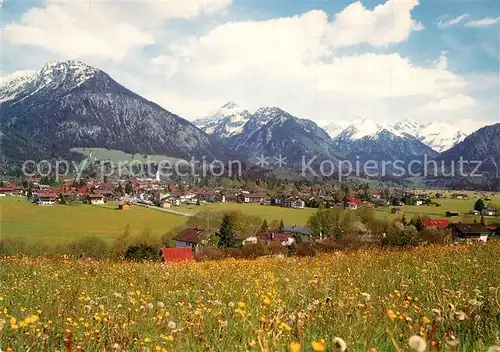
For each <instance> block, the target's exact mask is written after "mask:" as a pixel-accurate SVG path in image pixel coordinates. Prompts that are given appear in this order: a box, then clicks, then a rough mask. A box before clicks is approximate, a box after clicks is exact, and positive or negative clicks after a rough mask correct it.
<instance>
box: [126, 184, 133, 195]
mask: <svg viewBox="0 0 500 352" xmlns="http://www.w3.org/2000/svg"><path fill="white" fill-rule="evenodd" d="M133 192H134V187H133V186H132V182H130V181H128V182H127V183H126V184H125V193H127V194H132V193H133Z"/></svg>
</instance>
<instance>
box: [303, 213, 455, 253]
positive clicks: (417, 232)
mask: <svg viewBox="0 0 500 352" xmlns="http://www.w3.org/2000/svg"><path fill="white" fill-rule="evenodd" d="M423 219H424V217H420V216H415V217H413V218H412V219H411V220H409V221H408V220H407V219H406V217H405V216H404V215H403V216H402V217H401V218H399V219H393V220H387V219H383V218H378V217H377V216H376V211H375V209H373V208H369V207H362V208H359V209H357V210H352V211H349V210H344V209H338V208H333V209H319V210H318V211H317V212H316V214H314V215H312V216H311V217H310V218H309V221H308V225H309V227H310V228H311V239H312V240H317V239H331V240H341V239H348V240H349V241H350V242H353V243H354V242H355V243H357V244H361V243H371V244H374V243H381V244H383V245H393V246H406V245H415V244H418V243H421V242H433V243H444V242H446V241H447V240H449V239H450V237H451V233H450V232H449V231H445V230H437V229H435V228H425V227H424V226H423V224H422V220H423Z"/></svg>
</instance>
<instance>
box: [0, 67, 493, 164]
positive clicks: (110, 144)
mask: <svg viewBox="0 0 500 352" xmlns="http://www.w3.org/2000/svg"><path fill="white" fill-rule="evenodd" d="M0 108H1V109H2V114H1V116H0V123H1V126H2V128H1V131H0V137H1V138H2V147H3V148H2V153H1V155H0V156H1V159H0V161H1V162H2V164H3V165H6V164H7V165H9V164H10V165H17V166H19V165H20V163H22V161H24V160H27V159H33V160H41V159H46V158H59V157H68V156H74V155H73V154H72V152H71V150H72V148H75V147H98V148H107V149H116V150H121V151H124V152H127V153H141V154H156V155H164V156H168V157H177V158H182V159H187V160H189V159H190V158H191V157H194V158H198V159H199V158H201V157H203V156H205V157H206V158H207V159H214V158H217V159H220V160H228V159H232V160H236V158H238V160H242V159H241V158H243V161H246V160H249V161H251V162H253V163H259V164H260V165H262V166H269V167H275V166H285V167H292V168H295V167H296V166H298V165H299V164H301V162H303V160H306V161H307V160H311V159H312V158H316V159H317V160H316V162H318V163H319V162H321V161H324V160H328V161H338V160H345V159H348V160H352V161H355V160H396V159H398V160H409V159H415V158H420V157H422V156H424V155H426V156H428V157H429V158H437V159H438V160H448V159H452V158H456V157H457V156H458V155H463V156H466V155H467V156H469V157H471V158H472V157H474V158H480V157H481V158H483V159H488V158H489V159H491V160H494V161H495V162H496V161H497V160H498V163H500V158H499V151H498V148H499V145H500V143H499V141H498V138H499V136H500V132H499V131H498V128H499V127H498V124H497V125H493V126H487V127H484V128H482V129H480V130H478V131H477V132H475V133H473V134H472V135H470V136H467V134H466V133H465V132H464V131H461V130H459V129H458V128H456V127H454V126H451V125H448V124H444V123H442V122H432V123H430V124H427V125H423V124H419V123H417V122H416V121H412V120H404V121H401V122H398V123H396V124H393V125H384V124H380V123H378V122H374V121H370V120H367V119H359V120H355V121H352V122H351V123H350V124H345V123H342V122H333V123H330V124H329V125H327V126H324V127H321V126H319V125H318V124H317V123H315V122H313V121H311V120H308V119H306V118H302V117H297V116H293V115H292V114H291V113H289V112H287V111H285V110H283V109H281V108H279V107H262V108H259V109H257V110H256V111H255V112H253V113H252V112H250V111H249V110H248V109H245V108H242V107H240V106H238V105H237V104H236V103H235V102H229V103H227V104H224V105H223V106H221V107H220V108H219V109H217V110H216V111H215V112H214V113H212V114H210V115H208V116H205V117H203V118H200V119H198V120H195V121H193V122H192V123H191V122H189V121H187V120H185V119H183V118H182V117H180V116H177V115H175V114H173V113H171V112H169V111H167V110H165V109H164V108H162V107H161V106H159V105H157V104H155V103H153V102H151V101H148V100H146V99H144V98H142V97H141V96H139V95H138V94H136V93H134V92H132V91H130V90H128V89H127V88H125V87H124V86H122V85H120V84H119V83H117V82H116V81H115V80H113V79H112V78H111V77H110V76H109V75H108V74H106V73H105V72H103V71H101V70H99V69H97V68H94V67H91V66H89V65H86V64H84V63H82V62H79V61H66V62H51V63H48V64H46V65H44V66H43V67H42V69H41V70H40V71H33V72H19V73H15V74H11V75H9V76H6V77H3V78H2V83H1V84H0ZM262 157H267V160H266V159H265V160H262ZM277 158H279V159H280V160H281V161H280V162H279V165H277V162H276V159H277ZM495 158H496V159H495ZM259 161H260V162H259Z"/></svg>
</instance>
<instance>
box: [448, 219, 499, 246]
mask: <svg viewBox="0 0 500 352" xmlns="http://www.w3.org/2000/svg"><path fill="white" fill-rule="evenodd" d="M451 228H452V236H453V239H454V240H471V239H476V240H479V241H482V242H486V241H487V240H488V236H489V235H490V230H488V229H487V228H486V227H485V226H483V225H481V224H462V223H457V224H453V225H451Z"/></svg>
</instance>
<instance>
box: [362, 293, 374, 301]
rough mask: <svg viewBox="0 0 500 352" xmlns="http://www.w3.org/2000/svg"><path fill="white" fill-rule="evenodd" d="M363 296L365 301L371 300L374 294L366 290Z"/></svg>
mask: <svg viewBox="0 0 500 352" xmlns="http://www.w3.org/2000/svg"><path fill="white" fill-rule="evenodd" d="M361 296H363V297H364V299H365V301H369V300H370V299H371V298H372V296H371V295H370V294H369V293H366V292H363V293H361Z"/></svg>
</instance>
